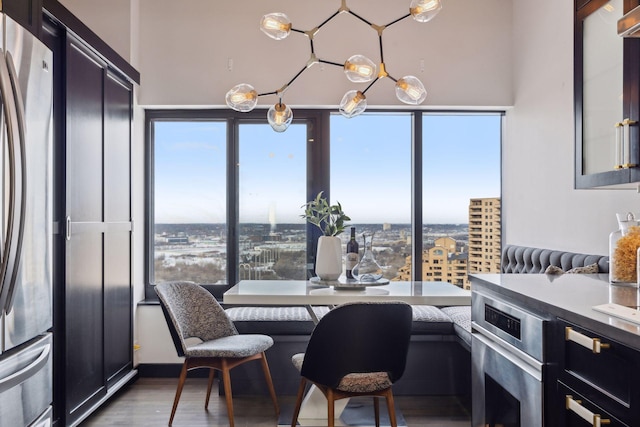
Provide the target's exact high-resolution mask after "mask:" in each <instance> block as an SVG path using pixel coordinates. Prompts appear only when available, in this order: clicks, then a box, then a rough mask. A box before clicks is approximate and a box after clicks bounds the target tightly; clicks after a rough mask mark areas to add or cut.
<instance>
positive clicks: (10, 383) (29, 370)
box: [0, 344, 51, 393]
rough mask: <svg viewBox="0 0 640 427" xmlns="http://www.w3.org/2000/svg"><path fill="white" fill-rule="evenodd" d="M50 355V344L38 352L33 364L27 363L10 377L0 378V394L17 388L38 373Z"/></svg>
mask: <svg viewBox="0 0 640 427" xmlns="http://www.w3.org/2000/svg"><path fill="white" fill-rule="evenodd" d="M50 353H51V344H46V345H44V346H43V347H42V351H41V352H40V354H39V355H38V357H36V358H35V359H34V361H33V362H31V363H29V364H28V365H27V366H25V367H24V368H22V369H20V370H18V371H16V372H14V373H12V374H10V375H7V376H6V377H4V378H0V393H3V392H5V391H7V390H9V389H10V388H13V387H15V386H17V385H18V384H21V383H23V382H25V381H26V380H27V379H29V377H31V376H32V375H33V374H36V373H38V371H40V369H42V367H43V366H44V365H45V364H46V363H47V361H48V360H49V355H50Z"/></svg>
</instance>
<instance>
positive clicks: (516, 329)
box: [484, 304, 521, 340]
mask: <svg viewBox="0 0 640 427" xmlns="http://www.w3.org/2000/svg"><path fill="white" fill-rule="evenodd" d="M484 320H485V321H487V322H488V323H490V324H492V325H493V326H495V327H496V328H498V329H500V330H502V331H504V332H506V333H507V334H509V335H511V336H512V337H514V338H516V339H518V340H519V339H521V333H520V328H521V322H520V319H518V318H516V317H514V316H511V315H509V314H507V313H505V312H504V311H502V310H498V309H497V308H495V307H492V306H491V305H489V304H485V306H484Z"/></svg>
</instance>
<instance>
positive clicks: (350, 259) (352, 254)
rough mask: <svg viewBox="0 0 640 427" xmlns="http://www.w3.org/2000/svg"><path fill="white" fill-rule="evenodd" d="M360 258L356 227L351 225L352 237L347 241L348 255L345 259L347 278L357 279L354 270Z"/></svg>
mask: <svg viewBox="0 0 640 427" xmlns="http://www.w3.org/2000/svg"><path fill="white" fill-rule="evenodd" d="M359 258H360V257H359V255H358V242H356V228H355V227H351V239H350V240H349V241H348V242H347V257H346V261H345V264H346V265H345V267H346V270H347V271H346V274H347V279H355V277H353V272H352V270H353V267H355V265H356V264H357V263H358V261H359Z"/></svg>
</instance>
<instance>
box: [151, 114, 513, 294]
mask: <svg viewBox="0 0 640 427" xmlns="http://www.w3.org/2000/svg"><path fill="white" fill-rule="evenodd" d="M367 112H373V113H399V112H400V113H407V114H410V115H412V124H411V126H412V141H411V167H412V183H411V186H412V191H411V194H412V201H411V234H412V236H411V237H412V239H411V240H412V251H411V253H412V259H413V260H416V259H417V260H421V259H422V251H423V245H422V228H423V224H422V206H423V204H422V175H423V174H422V171H423V169H422V161H421V159H422V136H423V126H422V116H423V115H428V114H440V115H442V114H460V115H468V114H473V115H484V114H487V115H499V116H501V122H502V127H504V116H505V112H504V111H502V110H490V111H484V110H483V111H468V110H464V111H463V110H460V111H451V110H437V111H430V110H408V109H373V108H369V109H368V110H367ZM367 112H365V113H364V114H366V113H367ZM332 114H336V112H335V111H334V110H328V109H296V110H295V112H294V122H297V123H306V124H307V144H308V147H307V159H306V165H307V166H306V167H307V189H306V192H307V200H310V199H311V198H313V197H315V195H316V194H317V193H318V192H319V191H324V194H325V196H327V197H328V198H329V200H330V199H331V189H330V164H329V162H330V146H331V141H330V116H331V115H332ZM265 115H266V109H257V110H254V111H251V112H249V113H240V112H236V111H233V110H229V109H146V110H145V119H144V121H145V159H144V162H145V172H144V177H145V184H144V185H145V201H144V203H145V226H144V232H145V237H144V241H145V245H144V263H145V265H144V280H145V299H146V300H150V301H153V300H157V295H156V293H155V290H154V288H155V284H154V283H152V282H151V278H152V277H153V257H154V236H155V233H154V172H155V171H154V132H153V130H154V126H153V124H154V122H155V121H199V120H202V121H226V123H227V162H226V176H227V183H226V187H227V188H226V192H227V208H226V209H227V212H226V217H227V230H228V232H227V261H226V263H227V280H228V283H227V284H226V285H223V286H222V288H224V289H227V288H229V287H231V286H233V285H234V284H235V283H237V280H238V277H239V271H238V268H239V267H238V257H239V254H238V227H237V226H238V209H239V188H238V182H239V175H238V168H237V167H236V165H237V164H238V152H239V151H238V150H239V140H238V137H239V132H238V129H239V126H240V125H241V124H247V123H252V122H253V123H264V122H265V121H266V120H265ZM502 139H503V133H502V132H501V136H500V145H501V147H500V152H502V143H503V140H502ZM500 188H502V185H501V186H500ZM501 196H502V194H501V195H500V197H501ZM318 237H320V231H319V230H318V228H317V227H315V226H312V225H311V224H307V270H308V271H312V270H313V263H314V262H315V255H316V254H315V251H316V244H317V241H318ZM416 277H422V263H421V262H412V263H411V278H412V280H415V278H416ZM212 286H219V285H212Z"/></svg>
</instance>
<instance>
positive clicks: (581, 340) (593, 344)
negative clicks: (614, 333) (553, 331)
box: [564, 326, 610, 354]
mask: <svg viewBox="0 0 640 427" xmlns="http://www.w3.org/2000/svg"><path fill="white" fill-rule="evenodd" d="M564 338H565V341H572V342H574V343H576V344H579V345H581V346H583V347H585V348H588V349H589V350H591V351H593V352H594V353H595V354H600V350H603V349H605V348H609V347H610V345H609V344H605V343H602V342H600V338H589V337H588V336H586V335H584V334H581V333H580V332H577V331H574V330H573V328H571V327H570V326H566V327H565V328H564Z"/></svg>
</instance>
